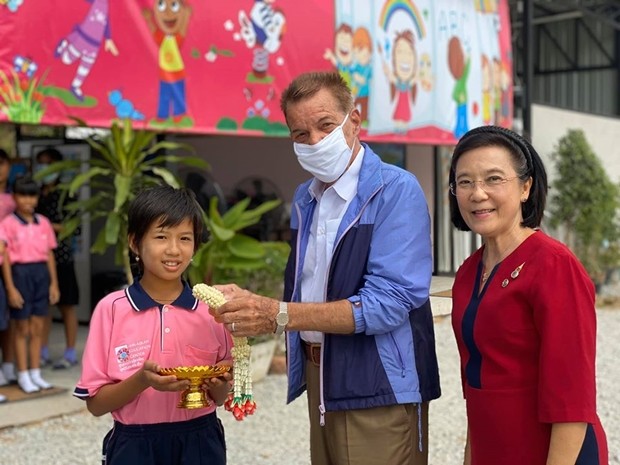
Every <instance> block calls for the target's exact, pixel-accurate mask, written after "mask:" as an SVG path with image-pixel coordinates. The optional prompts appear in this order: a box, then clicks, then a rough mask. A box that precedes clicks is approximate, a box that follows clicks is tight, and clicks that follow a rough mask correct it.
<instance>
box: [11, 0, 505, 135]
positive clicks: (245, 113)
mask: <svg viewBox="0 0 620 465" xmlns="http://www.w3.org/2000/svg"><path fill="white" fill-rule="evenodd" d="M0 37H2V41H1V42H0V122H1V121H11V122H15V123H30V124H37V123H42V124H50V125H72V124H75V118H78V119H81V120H84V121H85V122H86V123H87V124H88V125H90V126H93V127H109V126H110V124H111V122H112V121H113V120H115V119H120V118H130V119H132V120H133V121H134V122H135V126H136V127H146V128H151V129H156V130H161V131H173V132H191V133H200V134H231V133H233V134H239V135H257V136H261V135H269V136H287V135H288V131H287V129H286V126H285V124H284V118H283V116H282V114H281V112H280V109H279V98H280V95H281V92H282V91H283V89H284V88H285V87H286V86H287V85H288V84H289V83H290V81H291V80H292V79H293V78H294V77H295V76H296V75H298V74H299V73H302V72H304V71H311V70H330V69H336V70H338V71H339V72H340V73H341V74H342V76H343V77H344V78H345V80H346V81H347V82H348V83H349V84H350V86H351V89H352V90H353V92H354V95H355V97H356V105H357V106H358V108H359V109H360V111H361V113H362V115H363V118H364V124H363V128H364V129H363V132H362V138H363V139H365V140H369V141H385V142H406V143H430V144H451V143H454V142H455V140H456V139H457V138H458V137H459V136H460V135H461V134H463V133H464V132H465V131H466V130H467V129H469V128H471V127H475V126H480V125H482V124H500V125H503V126H507V127H510V126H511V125H512V79H511V77H512V55H511V48H510V43H511V39H510V23H509V18H508V6H507V0H478V1H474V0H468V1H465V0H433V1H431V0H415V1H414V0H335V1H327V0H308V1H305V2H299V1H298V0H234V1H227V2H216V1H211V0H48V1H46V2H40V1H35V0H0Z"/></svg>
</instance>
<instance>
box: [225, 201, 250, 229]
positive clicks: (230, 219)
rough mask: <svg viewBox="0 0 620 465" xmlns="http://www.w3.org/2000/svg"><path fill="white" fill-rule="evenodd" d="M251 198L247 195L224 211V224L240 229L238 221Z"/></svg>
mask: <svg viewBox="0 0 620 465" xmlns="http://www.w3.org/2000/svg"><path fill="white" fill-rule="evenodd" d="M251 200H252V199H250V198H249V197H246V198H245V199H242V200H240V201H239V202H237V203H236V204H234V205H233V206H232V207H231V208H230V209H229V210H228V211H227V212H226V213H224V215H223V216H222V221H223V223H224V226H226V227H227V228H230V229H232V230H235V231H238V230H239V229H240V228H238V227H237V222H238V221H239V219H240V218H241V215H242V214H243V212H244V211H246V209H247V208H248V205H250V201H251Z"/></svg>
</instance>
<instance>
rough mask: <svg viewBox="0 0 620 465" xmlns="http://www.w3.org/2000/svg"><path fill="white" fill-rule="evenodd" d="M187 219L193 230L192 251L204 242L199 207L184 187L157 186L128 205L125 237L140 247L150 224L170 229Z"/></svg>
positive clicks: (192, 194) (194, 198) (144, 192)
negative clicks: (128, 237)
mask: <svg viewBox="0 0 620 465" xmlns="http://www.w3.org/2000/svg"><path fill="white" fill-rule="evenodd" d="M185 220H190V221H191V222H192V225H193V227H194V228H193V229H194V252H195V251H196V250H197V249H198V247H199V246H200V244H201V242H202V241H203V239H204V238H203V235H202V232H203V228H204V222H203V219H202V208H200V205H199V204H198V202H197V201H196V196H195V195H194V193H193V192H192V191H190V190H189V189H186V188H181V189H175V188H174V187H171V186H168V185H166V186H156V187H152V188H149V189H145V190H143V191H141V192H140V193H139V194H138V195H137V196H136V198H135V199H134V200H133V201H132V202H131V204H130V205H129V212H128V218H127V234H128V235H129V236H130V237H131V238H132V239H133V242H134V244H135V245H136V247H139V246H140V244H141V242H142V239H143V238H144V235H145V234H146V232H147V231H148V230H149V228H150V227H151V225H152V224H153V223H155V222H156V223H157V226H159V227H164V228H167V227H171V226H177V225H179V224H181V223H182V222H183V221H185Z"/></svg>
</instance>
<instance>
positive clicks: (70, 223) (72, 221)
mask: <svg viewBox="0 0 620 465" xmlns="http://www.w3.org/2000/svg"><path fill="white" fill-rule="evenodd" d="M81 224H82V218H81V217H79V216H74V217H72V218H68V219H66V218H65V219H64V220H63V221H62V231H60V234H58V240H59V241H62V240H63V239H66V238H67V237H71V236H72V235H73V233H74V232H75V230H76V229H77V228H78V227H79V226H80V225H81Z"/></svg>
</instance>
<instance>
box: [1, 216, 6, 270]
mask: <svg viewBox="0 0 620 465" xmlns="http://www.w3.org/2000/svg"><path fill="white" fill-rule="evenodd" d="M0 242H2V243H4V248H6V234H4V229H3V228H2V222H0ZM2 263H4V251H3V252H1V253H0V265H2ZM0 279H2V277H1V276H0Z"/></svg>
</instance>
